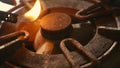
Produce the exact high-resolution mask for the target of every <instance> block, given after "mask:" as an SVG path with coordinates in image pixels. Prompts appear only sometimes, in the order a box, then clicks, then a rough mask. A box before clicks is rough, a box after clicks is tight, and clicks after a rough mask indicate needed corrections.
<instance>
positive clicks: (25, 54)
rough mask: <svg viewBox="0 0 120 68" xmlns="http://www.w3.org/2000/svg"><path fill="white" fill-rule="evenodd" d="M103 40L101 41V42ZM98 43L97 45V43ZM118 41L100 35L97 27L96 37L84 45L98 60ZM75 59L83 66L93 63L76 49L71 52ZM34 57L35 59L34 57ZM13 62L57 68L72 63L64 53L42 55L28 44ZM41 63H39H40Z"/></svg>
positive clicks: (18, 52) (27, 65)
mask: <svg viewBox="0 0 120 68" xmlns="http://www.w3.org/2000/svg"><path fill="white" fill-rule="evenodd" d="M100 42H101V43H100ZM96 44H97V45H96ZM116 44H117V43H116V42H114V41H112V40H110V39H108V38H106V37H104V36H102V35H100V34H99V33H98V29H97V28H96V33H95V35H94V37H93V38H92V39H91V40H90V41H89V43H88V44H86V45H85V46H84V48H85V49H86V50H88V51H89V52H91V53H92V54H93V55H94V56H95V57H96V58H98V60H100V59H101V58H103V57H104V56H106V55H107V54H109V53H110V51H111V50H112V49H113V48H114V47H115V45H116ZM70 54H71V55H72V58H73V60H76V62H75V64H76V63H79V66H81V65H83V66H82V67H85V66H88V65H91V63H89V61H88V60H86V58H84V56H83V55H82V54H80V53H78V52H76V51H72V52H70ZM33 58H34V59H33ZM13 62H14V63H17V64H19V65H21V66H25V67H36V68H37V67H41V68H44V67H48V66H49V67H50V68H52V67H55V68H70V67H71V65H70V64H69V62H68V61H67V60H66V58H65V56H64V55H63V54H55V55H40V54H36V53H35V52H33V51H31V50H29V49H28V48H27V47H26V45H24V46H23V47H22V48H20V49H19V50H18V51H17V52H16V54H15V55H14V57H13ZM38 63H39V64H38ZM86 63H87V64H86Z"/></svg>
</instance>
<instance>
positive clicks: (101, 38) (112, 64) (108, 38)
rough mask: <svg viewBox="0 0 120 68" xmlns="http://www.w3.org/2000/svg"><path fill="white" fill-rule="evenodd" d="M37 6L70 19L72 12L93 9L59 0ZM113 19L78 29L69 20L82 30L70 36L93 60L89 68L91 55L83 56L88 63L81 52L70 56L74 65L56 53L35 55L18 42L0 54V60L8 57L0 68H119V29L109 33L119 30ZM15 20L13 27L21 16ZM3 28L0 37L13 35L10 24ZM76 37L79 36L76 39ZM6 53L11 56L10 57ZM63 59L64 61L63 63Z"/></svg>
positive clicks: (103, 19)
mask: <svg viewBox="0 0 120 68" xmlns="http://www.w3.org/2000/svg"><path fill="white" fill-rule="evenodd" d="M41 2H42V4H43V7H44V10H46V9H49V10H51V11H50V12H49V13H51V12H64V13H68V15H70V16H71V17H73V15H74V13H75V12H76V10H80V9H83V8H87V7H89V6H91V5H93V3H89V2H87V1H83V0H79V1H78V0H74V1H72V0H69V4H68V1H64V0H61V1H56V0H51V1H46V0H41ZM61 7H62V8H61ZM63 7H64V8H63ZM68 8H72V10H75V12H74V13H73V14H71V13H70V12H68V11H69V10H71V9H68ZM56 9H57V11H56ZM64 9H68V11H61V10H64ZM25 11H26V10H25ZM19 13H22V14H23V9H22V10H21V11H19V12H18V14H19ZM114 16H116V15H114V14H113V15H108V16H102V17H100V18H97V19H93V20H89V21H87V22H86V23H84V24H82V25H81V21H79V20H77V21H76V19H75V21H74V20H73V22H74V23H75V24H74V23H73V24H74V25H76V24H77V23H80V24H79V26H82V28H80V29H76V30H75V32H73V35H72V36H73V38H75V39H76V40H77V41H79V43H81V45H83V46H84V48H85V49H86V51H89V52H90V53H92V55H93V56H95V63H94V62H93V64H92V65H91V63H90V66H89V62H91V60H94V57H92V58H91V55H90V56H89V54H88V53H87V56H88V58H90V60H88V58H87V59H86V56H84V55H83V54H84V52H85V51H84V50H83V54H81V52H80V53H78V52H76V51H75V52H74V51H73V52H71V55H72V56H73V57H72V59H73V61H75V62H71V58H69V57H67V55H66V54H64V55H63V54H61V53H60V54H54V55H52V56H49V55H47V56H43V55H38V54H35V53H34V50H33V49H31V47H29V46H28V47H24V46H21V45H22V43H21V42H19V43H16V44H13V45H12V46H13V47H8V48H6V50H3V51H1V54H2V55H4V53H6V54H5V56H2V57H0V58H3V57H4V58H5V57H6V56H7V57H8V56H10V57H8V58H7V59H6V60H5V61H4V62H2V63H1V65H0V67H1V68H8V67H12V68H19V67H20V68H25V67H30V68H39V67H40V68H45V67H47V68H61V67H62V68H70V67H72V66H73V67H74V65H76V66H77V67H76V68H80V67H81V66H82V65H83V67H84V64H86V63H88V66H87V68H119V67H120V65H119V63H120V59H119V57H120V52H119V51H120V47H119V45H120V44H119V29H113V28H119V21H117V22H116V18H114ZM18 18H19V19H18V23H17V24H20V23H19V21H21V16H19V17H18ZM73 18H74V17H73ZM118 20H119V16H118ZM82 23H83V22H82ZM93 23H94V24H93ZM5 24H7V25H5ZM5 24H4V25H3V27H2V29H1V30H0V32H1V35H6V34H9V33H12V32H16V29H17V27H16V25H15V24H10V23H5ZM77 25H78V24H77ZM6 27H10V28H11V27H12V28H13V29H9V28H8V29H6ZM75 28H76V26H75ZM87 28H89V29H87ZM110 29H111V30H110ZM3 30H4V31H3ZM79 30H80V32H79ZM88 30H89V31H88ZM81 32H82V33H81ZM76 33H77V34H76ZM83 34H84V35H85V36H84V35H83ZM89 35H90V36H91V35H92V36H91V37H90V38H89V39H88V38H87V37H88V36H89ZM75 36H76V37H75ZM77 36H79V37H80V38H79V37H77ZM81 38H82V39H81ZM83 39H84V40H85V41H84V40H83ZM66 40H68V41H71V40H72V39H66ZM66 40H63V41H62V42H61V43H64V41H66ZM86 40H87V41H86ZM72 41H73V40H72ZM27 43H28V45H29V44H30V45H31V43H32V42H29V41H28V42H27ZM73 43H74V42H73ZM16 45H18V46H16ZM75 45H76V44H75ZM62 48H64V46H62V45H61V49H62ZM30 50H31V51H30ZM80 50H81V49H80ZM2 52H4V53H2ZM9 52H12V54H11V53H9ZM63 53H66V50H64V49H63ZM85 54H86V53H85ZM68 56H70V55H68ZM11 57H12V58H11ZM66 57H67V59H68V60H67V59H66ZM101 58H102V59H101ZM38 59H39V60H40V59H41V60H40V61H39V60H38ZM58 59H60V60H58ZM46 60H47V61H46ZM30 61H31V62H30ZM47 62H48V63H47ZM64 65H65V66H64ZM71 65H72V66H71ZM85 66H86V65H85Z"/></svg>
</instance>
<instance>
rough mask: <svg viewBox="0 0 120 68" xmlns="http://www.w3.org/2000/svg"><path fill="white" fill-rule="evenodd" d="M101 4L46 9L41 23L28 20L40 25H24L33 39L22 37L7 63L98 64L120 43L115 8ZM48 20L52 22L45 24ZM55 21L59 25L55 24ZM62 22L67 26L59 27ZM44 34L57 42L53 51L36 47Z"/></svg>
mask: <svg viewBox="0 0 120 68" xmlns="http://www.w3.org/2000/svg"><path fill="white" fill-rule="evenodd" d="M98 7H99V5H98V6H96V4H95V5H93V6H92V9H95V11H94V10H92V11H91V7H90V8H88V9H85V10H82V11H81V10H76V9H73V8H66V7H53V8H48V9H47V10H44V11H43V13H42V14H41V16H40V17H39V19H41V21H39V22H42V23H40V24H38V23H37V24H36V25H33V24H31V23H30V24H27V26H32V27H36V26H40V27H39V28H37V27H36V28H35V29H34V28H27V27H25V28H24V29H26V31H28V32H29V35H30V39H32V41H31V40H29V38H28V39H27V40H25V41H22V44H19V45H21V46H22V47H20V48H19V49H18V50H17V51H16V52H15V53H14V55H12V57H11V58H10V59H8V60H6V61H5V64H6V65H7V66H10V67H13V68H14V67H21V68H86V67H87V68H91V67H92V68H96V66H97V65H98V66H99V64H100V63H101V62H100V61H103V59H104V58H105V57H108V56H109V54H111V52H112V51H113V50H114V49H115V48H116V46H117V45H118V44H119V38H116V35H117V37H119V27H120V25H119V18H118V17H119V12H117V11H116V9H115V10H114V9H110V7H108V8H109V9H107V8H106V6H102V9H101V7H100V8H98ZM96 8H98V9H96ZM99 10H100V12H99ZM117 10H119V9H118V8H117ZM87 11H88V12H87ZM89 11H90V12H89ZM86 12H87V13H88V14H86ZM104 12H106V13H107V12H110V13H107V14H104ZM46 19H48V20H46ZM54 19H55V20H54ZM48 22H49V25H50V26H48V25H46V23H48ZM56 22H57V24H58V23H59V25H54V24H56ZM22 24H23V23H22ZM61 24H62V25H64V26H63V27H60V25H61ZM24 25H26V23H25V24H24ZM53 27H55V28H53ZM30 31H31V32H30ZM32 31H33V32H32ZM67 31H68V32H67ZM58 33H59V34H58ZM64 33H66V34H65V36H64ZM109 33H111V34H109ZM31 34H32V35H31ZM108 34H109V35H108ZM24 35H25V34H24ZM51 35H52V36H51ZM41 36H42V37H43V38H45V40H47V41H50V42H52V44H54V48H53V51H52V52H50V53H49V52H48V53H46V52H45V53H43V54H40V53H38V52H37V51H36V50H37V49H38V48H39V47H37V46H34V47H33V45H39V43H40V42H41ZM54 36H55V37H54ZM56 36H57V37H56ZM33 38H35V39H33ZM51 38H52V39H51ZM5 41H6V40H5ZM8 41H9V40H8ZM10 41H11V40H10ZM40 44H41V43H40ZM11 46H12V45H11ZM34 48H35V49H34ZM97 68H100V67H97Z"/></svg>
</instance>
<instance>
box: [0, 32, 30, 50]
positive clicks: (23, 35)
mask: <svg viewBox="0 0 120 68" xmlns="http://www.w3.org/2000/svg"><path fill="white" fill-rule="evenodd" d="M15 36H17V38H16V39H14V40H12V41H10V42H7V43H5V44H2V45H0V50H1V49H4V48H5V47H8V46H10V45H11V44H13V43H16V42H18V41H23V40H26V39H28V37H29V33H28V32H27V31H17V32H14V33H10V34H8V35H4V36H1V37H0V42H2V41H5V40H7V39H10V38H13V37H15Z"/></svg>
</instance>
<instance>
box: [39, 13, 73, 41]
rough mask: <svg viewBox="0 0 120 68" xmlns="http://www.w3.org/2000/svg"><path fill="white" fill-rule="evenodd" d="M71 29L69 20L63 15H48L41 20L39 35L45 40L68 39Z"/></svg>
mask: <svg viewBox="0 0 120 68" xmlns="http://www.w3.org/2000/svg"><path fill="white" fill-rule="evenodd" d="M71 28H72V25H71V18H70V16H69V15H67V14H65V13H58V12H56V13H50V14H48V15H46V16H45V17H43V18H42V19H41V31H42V32H41V33H42V35H43V36H44V37H45V38H47V39H53V40H56V39H63V38H65V37H68V35H69V34H70V32H71Z"/></svg>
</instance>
